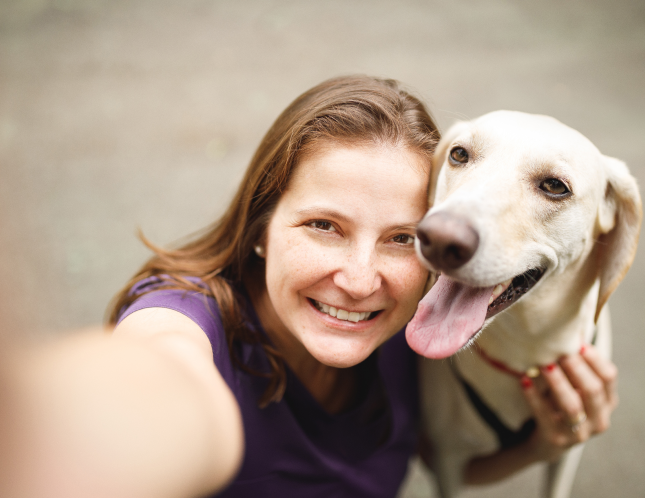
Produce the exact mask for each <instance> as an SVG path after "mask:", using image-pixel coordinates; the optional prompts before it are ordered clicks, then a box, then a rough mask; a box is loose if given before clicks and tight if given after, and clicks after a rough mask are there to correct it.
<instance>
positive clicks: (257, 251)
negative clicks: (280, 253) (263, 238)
mask: <svg viewBox="0 0 645 498" xmlns="http://www.w3.org/2000/svg"><path fill="white" fill-rule="evenodd" d="M253 249H254V250H255V254H257V255H258V256H260V257H261V258H263V257H264V246H263V245H262V244H258V245H256V246H254V247H253Z"/></svg>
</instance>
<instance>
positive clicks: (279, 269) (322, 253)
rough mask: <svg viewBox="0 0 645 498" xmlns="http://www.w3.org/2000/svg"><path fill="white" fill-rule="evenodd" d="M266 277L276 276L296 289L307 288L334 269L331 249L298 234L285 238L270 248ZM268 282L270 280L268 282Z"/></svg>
mask: <svg viewBox="0 0 645 498" xmlns="http://www.w3.org/2000/svg"><path fill="white" fill-rule="evenodd" d="M270 249H271V250H272V254H271V253H270V254H269V256H268V260H267V263H268V267H267V278H272V277H277V278H278V279H279V280H281V281H282V282H283V283H286V282H289V285H290V286H295V287H297V289H296V290H300V289H304V288H307V287H309V286H311V285H314V284H315V283H317V282H318V281H320V280H322V279H323V278H325V277H326V276H327V275H329V274H331V273H332V272H333V268H334V261H335V259H336V258H335V257H334V252H333V251H330V250H329V248H327V247H321V246H320V244H316V243H314V242H313V241H309V240H307V239H304V240H303V238H301V237H284V238H282V239H281V241H280V242H278V243H276V244H274V245H272V246H271V248H270ZM267 284H268V285H270V284H271V283H270V282H267Z"/></svg>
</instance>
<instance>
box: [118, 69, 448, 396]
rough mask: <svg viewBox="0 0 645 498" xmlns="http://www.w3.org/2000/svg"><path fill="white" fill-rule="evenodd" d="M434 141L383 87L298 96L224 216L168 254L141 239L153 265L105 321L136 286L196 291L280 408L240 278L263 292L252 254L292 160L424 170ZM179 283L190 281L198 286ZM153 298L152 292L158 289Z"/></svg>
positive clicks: (395, 87) (409, 101)
mask: <svg viewBox="0 0 645 498" xmlns="http://www.w3.org/2000/svg"><path fill="white" fill-rule="evenodd" d="M438 140H439V132H438V130H437V127H436V125H435V123H434V121H433V119H432V117H431V116H430V114H429V112H428V110H427V109H426V107H425V106H424V104H423V103H422V102H421V101H420V100H419V99H417V98H416V97H414V96H412V95H411V94H410V93H408V92H407V91H405V90H403V89H402V88H401V86H400V84H399V83H398V82H396V81H394V80H390V79H379V78H374V77H369V76H362V75H358V76H344V77H338V78H333V79H330V80H327V81H325V82H323V83H321V84H319V85H317V86H315V87H314V88H312V89H311V90H309V91H307V92H305V93H303V94H302V95H300V96H299V97H298V98H297V99H296V100H295V101H294V102H293V103H292V104H291V105H289V107H287V108H286V109H285V111H284V112H283V113H282V114H281V115H280V116H279V117H278V119H277V120H276V121H275V122H274V123H273V125H272V126H271V128H270V129H269V131H268V132H267V134H266V135H265V136H264V138H263V139H262V141H261V142H260V145H259V147H258V149H257V151H256V152H255V155H254V156H253V159H252V160H251V163H250V164H249V167H248V169H247V170H246V174H245V175H244V179H243V180H242V182H241V184H240V187H239V189H238V191H237V193H236V195H235V197H234V198H233V201H232V202H231V204H230V206H229V207H228V209H227V210H226V212H225V213H224V215H223V216H222V217H221V218H220V219H219V220H217V221H216V222H215V223H214V224H213V225H211V226H210V227H207V228H206V229H204V230H203V231H202V232H200V233H198V234H197V235H196V236H195V237H194V239H193V240H192V241H190V242H189V243H187V244H185V245H183V246H182V247H179V248H176V249H162V248H159V247H156V246H154V245H153V244H151V243H150V242H149V241H147V240H146V239H145V237H143V235H141V238H142V240H143V242H144V244H146V245H147V246H148V247H149V248H150V249H151V250H152V251H153V252H154V254H155V255H154V256H153V257H152V258H151V259H150V260H149V261H148V262H147V263H146V264H145V265H144V266H143V267H142V268H141V270H139V271H138V272H137V273H136V275H134V277H132V279H131V280H130V281H129V282H128V283H127V285H126V286H125V287H124V288H123V289H122V290H121V291H120V292H119V293H118V294H117V295H116V296H115V298H114V299H113V301H112V303H111V305H110V308H109V310H108V313H109V319H108V320H109V322H110V323H111V324H114V323H116V320H117V318H118V314H119V312H120V310H123V309H125V307H127V306H128V305H130V304H131V303H132V302H133V301H134V300H135V299H136V298H137V297H138V296H137V295H132V293H130V292H129V291H130V290H131V288H132V286H133V285H134V284H136V283H137V282H138V281H140V280H142V279H144V278H148V277H153V276H157V277H158V278H160V279H161V281H162V288H172V289H184V290H189V291H196V292H200V293H202V294H205V295H207V296H211V297H213V298H214V299H215V301H216V302H217V304H218V306H219V310H220V314H221V319H222V324H223V326H224V330H225V334H226V339H227V343H228V347H229V352H230V354H231V359H232V361H233V363H234V364H235V365H236V366H237V367H238V368H241V369H243V370H245V371H248V372H251V373H253V374H255V375H260V376H263V377H266V378H267V379H268V384H267V388H266V390H265V392H264V393H263V395H262V397H261V398H260V400H259V405H260V406H261V407H264V406H267V405H268V404H269V403H270V402H272V401H279V400H280V399H282V396H283V394H284V390H285V387H286V370H285V364H284V360H283V358H282V357H281V355H280V353H279V352H278V351H277V350H276V349H275V348H274V347H273V346H272V344H271V343H270V341H269V340H268V339H267V338H266V336H265V335H264V334H261V333H259V332H258V331H256V330H253V329H252V328H250V327H248V326H247V325H246V323H248V322H247V320H245V316H244V313H243V309H244V304H243V303H244V298H243V296H242V295H240V289H241V288H242V286H243V281H244V278H245V276H246V277H248V275H251V274H257V275H259V278H260V280H261V285H264V271H263V268H264V260H262V259H261V258H259V257H258V256H257V255H256V254H255V252H254V246H255V245H256V244H258V243H259V242H261V241H263V240H264V238H265V232H266V229H267V226H268V223H269V220H270V219H271V216H272V214H273V211H274V209H275V206H276V204H277V203H278V201H279V199H280V197H281V196H282V193H283V192H284V191H285V189H286V188H287V187H288V185H289V180H290V178H291V176H292V174H293V172H294V170H295V168H296V167H297V165H298V161H299V159H300V158H302V157H304V156H305V155H306V154H309V153H312V152H314V151H315V150H316V149H317V147H322V146H323V145H329V144H330V143H331V144H334V143H338V144H341V145H368V144H377V145H393V146H397V147H401V146H402V147H405V148H406V149H407V150H410V151H412V152H414V153H417V154H419V155H421V156H422V157H425V158H427V160H428V163H429V162H430V159H431V156H432V154H433V153H434V150H435V147H436V144H437V142H438ZM186 277H198V278H199V279H201V281H202V282H203V283H204V284H205V286H204V287H202V286H199V285H196V284H195V283H193V282H191V281H190V280H189V279H187V278H186ZM156 289H159V287H156ZM238 342H246V343H257V344H259V345H260V346H261V347H262V348H263V349H264V352H265V353H266V356H267V358H268V361H269V364H270V371H268V372H258V371H255V370H251V369H250V368H249V367H248V366H247V365H244V363H243V362H242V361H241V360H240V358H239V356H238V354H237V353H236V351H238V348H237V347H236V344H237V343H238Z"/></svg>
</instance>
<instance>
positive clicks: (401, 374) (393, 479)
mask: <svg viewBox="0 0 645 498" xmlns="http://www.w3.org/2000/svg"><path fill="white" fill-rule="evenodd" d="M157 282H158V280H151V279H146V280H143V281H141V282H139V283H138V284H137V285H135V287H134V288H133V289H132V292H133V293H137V294H138V293H141V292H145V291H149V290H150V288H151V287H152V286H154V285H155V284H156V283H157ZM152 307H159V308H168V309H172V310H175V311H178V312H179V313H182V314H184V315H186V316H187V317H188V318H190V319H191V320H193V321H194V322H195V323H197V325H199V326H200V327H201V329H202V330H203V331H204V333H205V334H206V335H207V337H208V339H209V340H210V343H211V346H212V348H213V360H214V362H215V365H216V366H217V368H218V370H219V371H220V373H221V374H222V377H223V378H224V380H225V381H226V382H227V384H228V386H229V387H230V389H231V391H232V392H233V394H234V395H235V397H236V399H237V402H238V404H239V406H240V410H241V412H242V418H243V423H244V436H245V452H244V461H243V463H242V467H241V469H240V471H239V473H238V475H237V477H236V478H235V480H234V481H233V482H232V483H231V484H230V485H229V486H228V487H227V488H226V489H225V490H223V491H222V492H220V493H219V494H217V495H215V496H218V497H227V498H229V497H230V498H233V497H235V498H260V497H268V498H273V497H276V498H277V497H280V498H285V497H301V496H302V497H307V498H341V497H342V498H359V497H383V498H386V497H387V498H392V497H394V496H396V493H397V491H398V489H399V486H400V485H401V482H402V480H403V478H404V476H405V473H406V470H407V466H408V460H409V458H410V456H411V455H412V454H413V452H414V451H415V450H416V446H417V414H418V400H417V371H416V360H415V355H414V353H413V352H412V350H411V349H410V348H409V347H408V345H407V343H406V341H405V334H404V333H403V331H400V332H399V333H397V334H396V335H395V336H394V337H393V338H392V339H390V340H389V341H388V342H387V343H385V344H384V345H383V346H381V347H380V348H379V350H378V351H377V352H375V353H374V354H373V355H372V356H370V358H368V359H367V360H365V361H364V362H363V363H362V364H361V365H360V368H359V376H360V377H361V379H362V380H361V382H360V385H361V386H362V388H361V394H360V401H359V402H358V404H357V405H356V406H355V407H353V408H352V409H351V410H349V411H347V412H343V413H341V414H337V415H330V414H328V413H327V412H326V411H325V410H324V409H323V408H322V407H321V406H320V405H319V404H318V402H317V401H316V400H315V399H314V398H313V397H312V396H311V394H310V393H309V392H308V391H307V389H306V388H305V387H304V386H303V385H302V384H301V383H300V382H299V380H298V379H297V377H296V376H295V375H294V374H293V373H292V372H291V371H289V370H288V369H287V388H286V392H285V396H284V398H283V400H282V401H281V402H279V403H271V404H270V405H269V406H268V407H266V408H262V409H261V408H259V407H258V400H259V398H260V396H261V394H262V393H263V392H264V389H265V387H266V385H267V384H266V383H267V380H266V379H265V378H262V377H259V376H255V375H252V374H249V373H246V372H244V371H242V370H240V369H239V368H237V367H235V366H234V364H233V362H232V361H231V358H230V355H229V350H228V346H227V343H226V338H225V335H224V330H223V328H222V323H221V320H220V317H219V311H218V307H217V304H216V303H215V300H214V299H212V298H207V297H205V296H203V295H201V294H198V293H195V292H187V291H183V290H156V291H153V292H150V293H148V294H145V295H143V296H141V297H139V298H138V299H137V300H136V301H135V302H134V303H132V304H131V305H130V306H129V307H128V308H127V309H124V310H122V311H121V313H120V316H119V321H120V320H123V319H124V318H125V317H126V316H128V315H129V314H131V313H134V312H135V311H138V310H141V309H144V308H152ZM247 315H248V323H247V325H248V326H250V327H253V328H255V329H256V330H259V331H261V326H260V324H259V321H258V319H257V317H256V316H255V313H254V311H253V310H252V308H251V306H250V303H247ZM237 354H238V357H240V358H241V359H242V361H243V362H244V363H245V364H246V365H248V366H250V367H251V368H254V369H256V370H257V369H259V370H264V371H267V370H268V361H267V359H266V356H265V355H264V352H263V350H262V348H261V347H260V346H259V345H256V344H246V343H244V344H239V350H238V351H237Z"/></svg>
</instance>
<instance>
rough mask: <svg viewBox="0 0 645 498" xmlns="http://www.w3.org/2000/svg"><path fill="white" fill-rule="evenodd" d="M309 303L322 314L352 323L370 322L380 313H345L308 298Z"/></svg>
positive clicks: (345, 311)
mask: <svg viewBox="0 0 645 498" xmlns="http://www.w3.org/2000/svg"><path fill="white" fill-rule="evenodd" d="M309 302H310V303H311V304H312V305H313V306H314V308H316V309H317V310H318V311H320V312H322V313H325V314H326V315H330V316H333V317H334V318H336V319H338V320H342V321H347V322H354V323H357V322H366V321H367V320H372V319H373V318H375V317H376V316H377V315H378V314H379V313H380V312H381V311H382V310H378V311H347V310H343V309H339V308H336V307H334V306H330V305H329V304H325V303H321V302H320V301H316V300H315V299H311V298H309Z"/></svg>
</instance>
